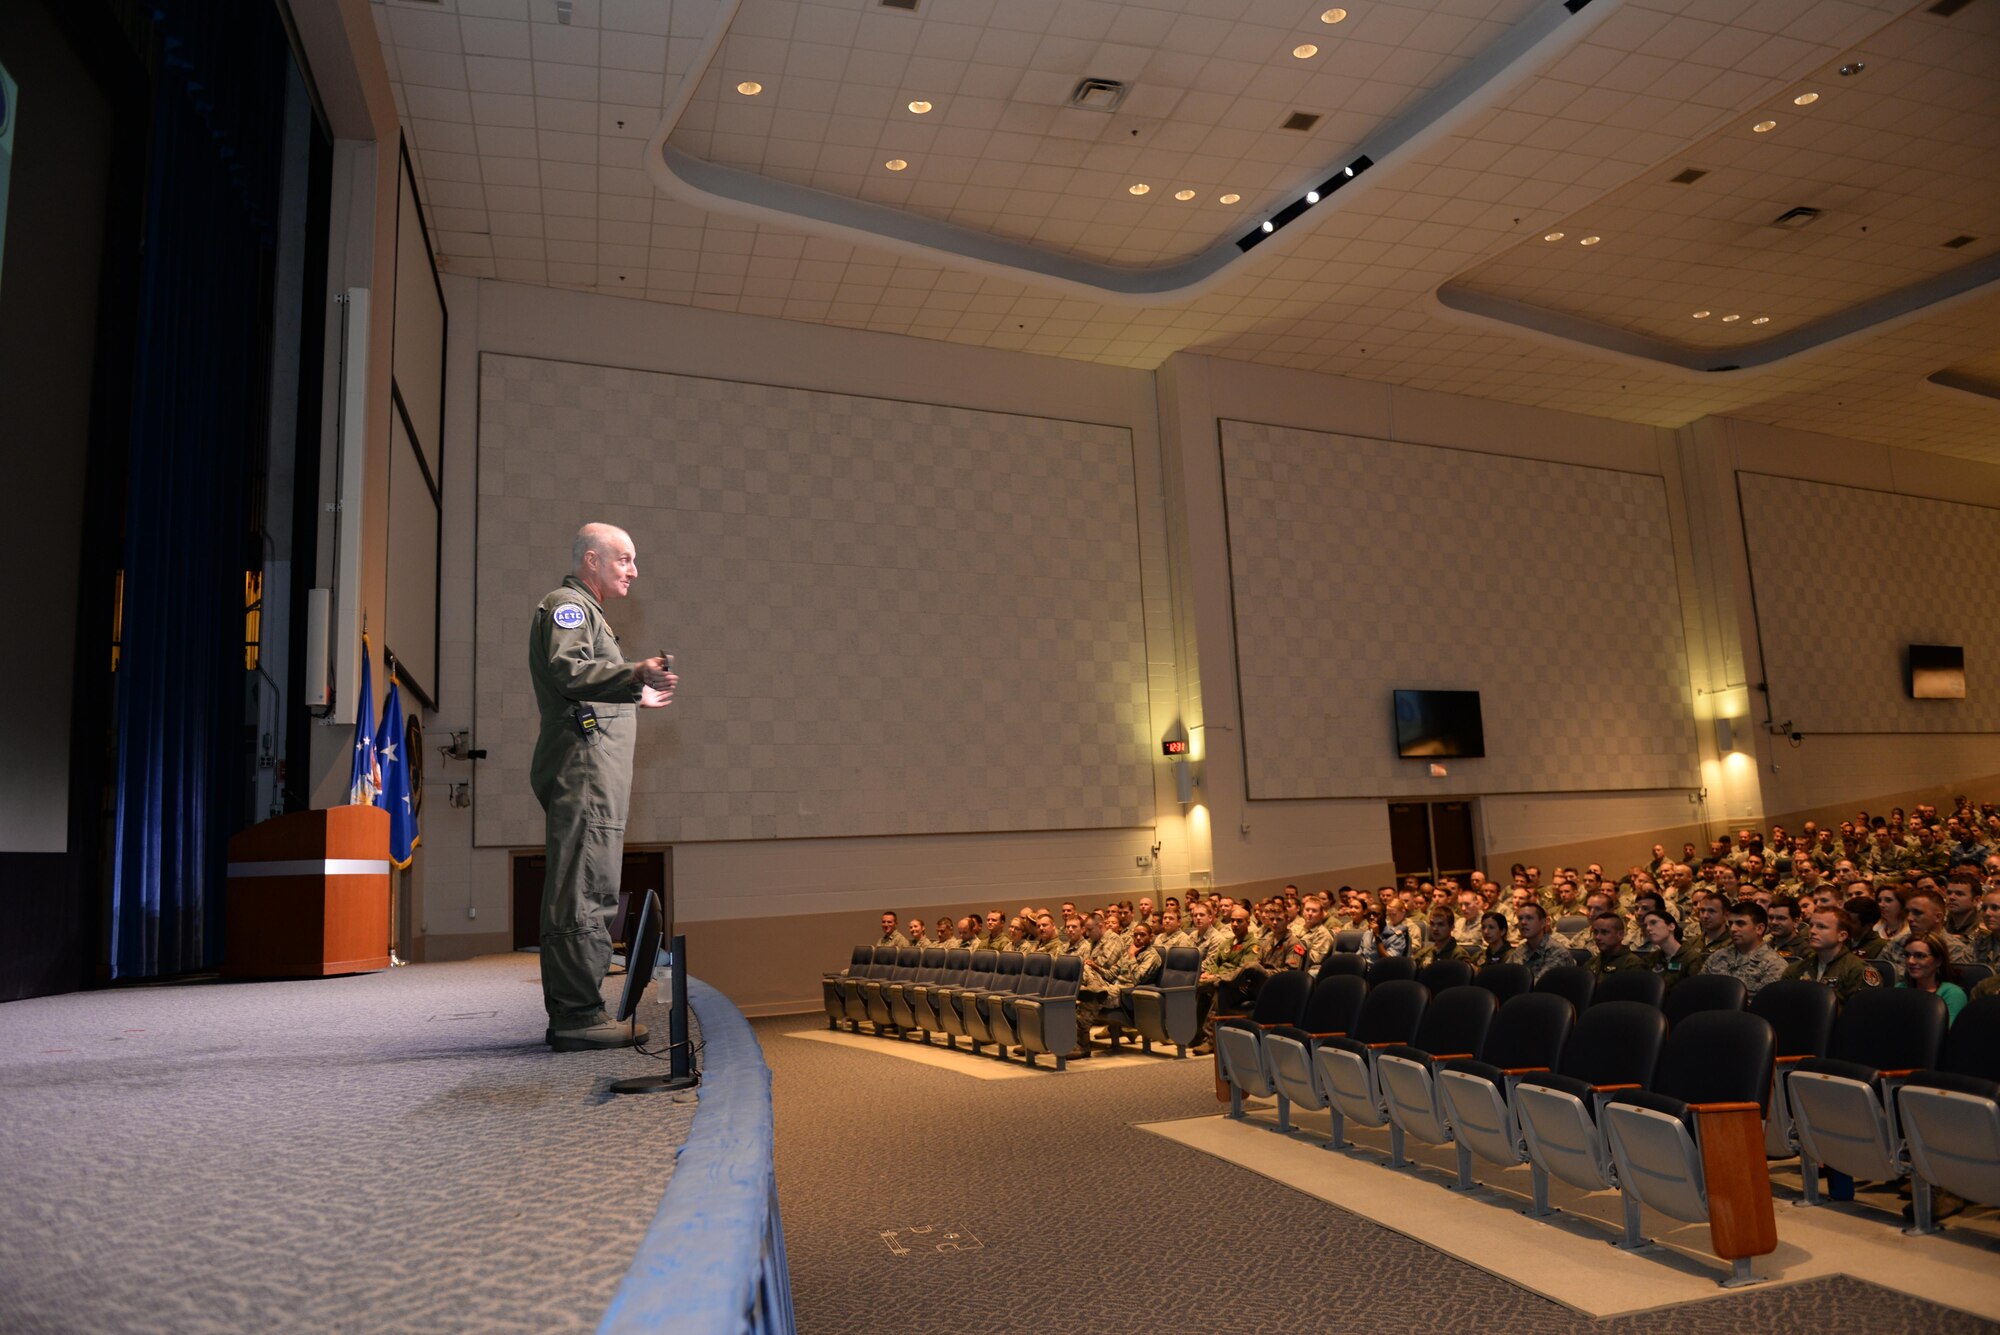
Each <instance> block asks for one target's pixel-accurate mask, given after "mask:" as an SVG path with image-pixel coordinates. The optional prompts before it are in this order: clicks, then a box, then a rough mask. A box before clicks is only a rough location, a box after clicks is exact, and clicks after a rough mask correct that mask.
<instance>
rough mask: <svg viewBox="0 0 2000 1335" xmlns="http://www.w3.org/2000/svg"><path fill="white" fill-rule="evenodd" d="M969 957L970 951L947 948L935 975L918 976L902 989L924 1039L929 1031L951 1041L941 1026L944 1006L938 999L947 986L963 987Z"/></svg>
mask: <svg viewBox="0 0 2000 1335" xmlns="http://www.w3.org/2000/svg"><path fill="white" fill-rule="evenodd" d="M971 960H972V952H971V951H969V950H966V949H965V948H963V947H960V948H958V949H955V950H947V951H946V952H945V953H944V964H943V966H942V967H941V968H940V969H939V970H938V973H937V977H935V978H932V979H929V980H924V979H919V980H918V981H917V982H915V983H913V984H912V985H911V986H909V987H908V988H906V989H905V991H906V992H907V993H908V995H909V998H910V1013H911V1014H912V1015H914V1016H915V1017H916V1024H917V1030H918V1032H920V1033H921V1034H923V1036H924V1039H925V1041H926V1042H928V1041H929V1040H930V1036H931V1035H932V1034H944V1035H945V1038H946V1040H947V1041H949V1040H950V1037H951V1035H950V1033H949V1032H948V1031H947V1030H946V1029H945V1025H944V1016H945V1011H946V1009H947V1008H946V1007H944V1006H942V1005H941V1004H940V1001H939V999H940V998H941V997H943V996H944V995H945V994H946V993H948V992H949V991H950V989H952V988H954V987H964V986H965V975H966V971H967V969H968V967H969V966H970V962H971Z"/></svg>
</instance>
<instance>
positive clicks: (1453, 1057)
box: [1431, 1052, 1472, 1066]
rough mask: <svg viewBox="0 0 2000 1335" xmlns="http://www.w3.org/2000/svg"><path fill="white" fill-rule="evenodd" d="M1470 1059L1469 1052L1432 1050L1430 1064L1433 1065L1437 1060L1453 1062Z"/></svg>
mask: <svg viewBox="0 0 2000 1335" xmlns="http://www.w3.org/2000/svg"><path fill="white" fill-rule="evenodd" d="M1471 1060H1472V1054H1471V1053H1469V1052H1433V1053H1432V1054H1431V1064H1432V1065H1434V1066H1435V1065H1436V1064H1437V1063H1438V1062H1455V1061H1468V1062H1469V1061H1471Z"/></svg>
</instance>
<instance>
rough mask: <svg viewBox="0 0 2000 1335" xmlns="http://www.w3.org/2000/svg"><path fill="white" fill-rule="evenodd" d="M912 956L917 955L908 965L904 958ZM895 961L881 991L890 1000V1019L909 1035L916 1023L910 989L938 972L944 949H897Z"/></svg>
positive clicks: (931, 947) (926, 947) (928, 979)
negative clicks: (894, 966) (914, 960)
mask: <svg viewBox="0 0 2000 1335" xmlns="http://www.w3.org/2000/svg"><path fill="white" fill-rule="evenodd" d="M909 956H915V957H916V962H915V963H914V964H912V965H910V966H908V967H907V968H905V966H904V965H903V963H902V961H903V960H904V959H905V958H906V957H909ZM896 961H897V963H896V972H895V973H893V974H891V975H889V981H888V982H887V983H885V984H884V985H883V987H882V995H883V996H884V997H885V998H887V1000H888V1002H889V1023H891V1024H893V1025H895V1026H896V1028H897V1030H898V1031H899V1032H900V1033H901V1034H902V1035H903V1036H904V1037H905V1038H907V1037H909V1035H910V1034H911V1032H912V1031H914V1030H915V1029H916V1027H917V1016H916V1012H915V1011H914V1010H912V1009H911V1007H910V989H911V988H913V987H915V986H917V985H918V984H919V983H928V982H929V981H930V980H931V979H933V978H935V977H936V976H937V974H938V968H939V966H940V965H942V964H943V963H944V952H943V951H942V950H939V949H938V948H937V947H936V946H923V947H914V946H913V947H911V948H910V949H908V950H905V951H899V952H897V955H896Z"/></svg>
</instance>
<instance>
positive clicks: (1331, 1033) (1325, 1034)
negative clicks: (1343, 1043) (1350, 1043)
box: [1306, 1029, 1347, 1038]
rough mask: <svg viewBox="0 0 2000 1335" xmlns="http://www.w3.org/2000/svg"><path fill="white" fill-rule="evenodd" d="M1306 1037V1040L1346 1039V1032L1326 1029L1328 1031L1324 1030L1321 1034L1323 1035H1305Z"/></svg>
mask: <svg viewBox="0 0 2000 1335" xmlns="http://www.w3.org/2000/svg"><path fill="white" fill-rule="evenodd" d="M1306 1037H1307V1038H1346V1037H1347V1031H1346V1030H1345V1029H1328V1030H1326V1031H1325V1032H1323V1033H1308V1034H1307V1035H1306Z"/></svg>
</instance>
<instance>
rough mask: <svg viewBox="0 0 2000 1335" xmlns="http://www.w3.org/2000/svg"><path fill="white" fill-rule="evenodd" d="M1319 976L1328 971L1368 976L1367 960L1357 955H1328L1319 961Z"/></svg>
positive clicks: (1356, 976) (1328, 972) (1359, 976)
mask: <svg viewBox="0 0 2000 1335" xmlns="http://www.w3.org/2000/svg"><path fill="white" fill-rule="evenodd" d="M1319 971H1320V974H1321V976H1325V975H1326V974H1330V973H1339V974H1348V975H1350V976H1352V977H1355V978H1365V977H1367V976H1368V961H1367V960H1365V959H1363V958H1362V957H1361V956H1359V955H1340V954H1333V955H1328V956H1327V957H1326V958H1325V959H1323V960H1321V961H1320V962H1319Z"/></svg>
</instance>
